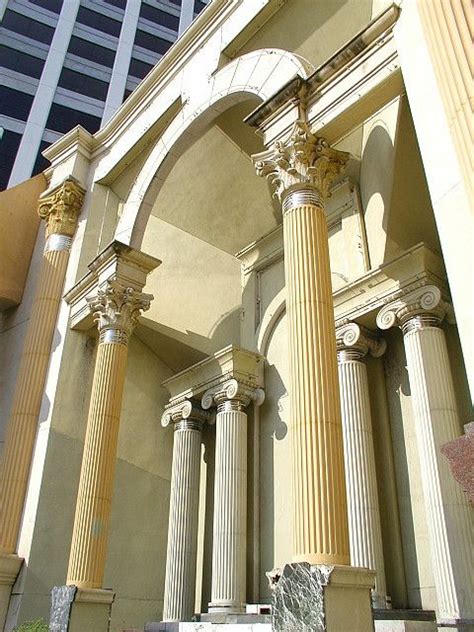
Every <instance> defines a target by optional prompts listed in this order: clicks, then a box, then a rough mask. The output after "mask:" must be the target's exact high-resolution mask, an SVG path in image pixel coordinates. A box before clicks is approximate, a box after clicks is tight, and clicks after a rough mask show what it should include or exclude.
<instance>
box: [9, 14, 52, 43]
mask: <svg viewBox="0 0 474 632" xmlns="http://www.w3.org/2000/svg"><path fill="white" fill-rule="evenodd" d="M2 27H3V28H5V29H8V30H9V31H13V32H14V33H18V34H19V35H25V36H26V37H29V38H30V39H33V40H36V41H37V42H43V43H44V44H50V43H51V40H52V39H53V35H54V28H53V27H52V26H48V25H47V24H43V23H42V22H37V21H36V20H32V19H31V18H29V17H27V16H26V15H20V13H15V11H11V10H10V9H7V10H6V11H5V13H4V15H3V20H2Z"/></svg>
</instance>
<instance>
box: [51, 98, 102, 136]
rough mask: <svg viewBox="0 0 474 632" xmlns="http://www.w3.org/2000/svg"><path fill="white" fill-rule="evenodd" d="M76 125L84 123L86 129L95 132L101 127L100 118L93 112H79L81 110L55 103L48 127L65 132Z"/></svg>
mask: <svg viewBox="0 0 474 632" xmlns="http://www.w3.org/2000/svg"><path fill="white" fill-rule="evenodd" d="M76 125H82V127H85V128H86V130H88V131H89V132H91V134H93V133H94V132H96V131H97V130H98V129H99V127H100V118H98V117H97V116H92V114H86V113H85V112H79V110H73V109H72V108H68V107H66V106H65V105H59V104H58V103H53V105H52V106H51V109H50V111H49V116H48V120H47V121H46V128H47V129H51V130H54V131H56V132H63V133H64V132H69V130H71V129H72V128H73V127H76Z"/></svg>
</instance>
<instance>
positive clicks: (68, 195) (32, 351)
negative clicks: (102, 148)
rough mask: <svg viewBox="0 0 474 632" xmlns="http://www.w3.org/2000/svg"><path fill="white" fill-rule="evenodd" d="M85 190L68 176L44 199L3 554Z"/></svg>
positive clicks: (12, 541)
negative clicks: (43, 240) (43, 227)
mask: <svg viewBox="0 0 474 632" xmlns="http://www.w3.org/2000/svg"><path fill="white" fill-rule="evenodd" d="M83 197H84V191H83V189H82V187H80V186H79V184H78V183H77V182H76V181H75V180H72V179H68V180H66V181H65V182H63V183H62V184H61V185H59V186H58V187H56V188H55V189H54V190H53V191H50V192H48V193H47V194H45V195H44V196H42V197H40V200H39V207H38V212H39V215H40V217H41V218H42V219H44V220H45V221H46V243H45V247H44V254H43V259H42V262H41V268H40V273H39V281H38V285H37V289H36V296H35V300H34V303H33V307H32V310H31V315H30V320H29V323H28V328H27V332H26V338H25V342H24V347H23V352H22V357H21V362H20V370H19V373H18V379H17V383H16V390H15V395H14V398H13V406H12V411H11V415H10V419H9V422H8V426H7V431H6V440H5V448H4V453H3V460H2V465H1V475H0V555H8V554H11V553H14V552H15V551H16V546H17V539H18V533H19V529H20V521H21V516H22V512H23V505H24V501H25V496H26V490H27V485H28V477H29V472H30V466H31V460H32V455H33V448H34V444H35V438H36V430H37V423H38V416H39V412H40V406H41V400H42V396H43V388H44V383H45V379H46V373H47V369H48V364H49V358H50V352H51V343H52V340H53V335H54V330H55V326H56V319H57V315H58V310H59V304H60V302H61V296H62V290H63V285H64V277H65V274H66V268H67V264H68V259H69V251H70V247H71V243H72V238H73V235H74V232H75V229H76V224H77V217H78V214H79V211H80V208H81V206H82V201H83Z"/></svg>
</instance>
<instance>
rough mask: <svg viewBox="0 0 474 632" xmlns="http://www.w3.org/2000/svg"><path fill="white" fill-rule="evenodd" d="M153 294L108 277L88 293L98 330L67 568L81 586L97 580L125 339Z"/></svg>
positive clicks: (110, 487) (69, 580)
mask: <svg viewBox="0 0 474 632" xmlns="http://www.w3.org/2000/svg"><path fill="white" fill-rule="evenodd" d="M152 298H153V297H152V296H150V295H149V294H142V293H141V292H139V291H138V290H136V289H134V288H132V287H126V286H124V285H122V284H120V283H118V282H116V281H108V282H107V283H106V286H105V288H104V289H99V290H98V293H97V296H96V297H94V298H91V299H89V305H90V308H91V310H92V311H93V313H94V318H95V320H96V321H97V323H98V328H99V332H100V335H99V346H98V351H97V359H96V364H95V371H94V379H93V384H92V394H91V400H90V407H89V416H88V420H87V430H86V438H85V444H84V453H83V457H82V469H81V476H80V481H79V491H78V496H77V504H76V515H75V520H74V529H73V536H72V544H71V553H70V557H69V569H68V573H67V583H68V584H74V585H76V586H78V587H80V588H100V587H101V586H102V579H103V575H104V567H105V560H106V549H107V539H108V525H109V517H110V508H111V501H112V492H113V487H114V474H115V461H116V453H117V439H118V431H119V423H120V411H121V405H122V394H123V386H124V380H125V369H126V363H127V353H128V339H129V337H130V335H131V333H132V331H133V328H134V326H135V324H136V322H137V319H138V316H139V315H140V313H141V311H142V310H146V309H148V307H149V306H150V300H151V299H152Z"/></svg>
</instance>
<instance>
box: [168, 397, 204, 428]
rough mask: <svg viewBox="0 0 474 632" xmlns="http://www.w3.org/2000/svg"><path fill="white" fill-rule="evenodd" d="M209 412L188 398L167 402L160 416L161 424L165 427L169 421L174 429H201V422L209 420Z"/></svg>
mask: <svg viewBox="0 0 474 632" xmlns="http://www.w3.org/2000/svg"><path fill="white" fill-rule="evenodd" d="M210 418H211V413H209V412H207V411H206V410H202V409H201V408H199V407H198V406H197V405H196V404H195V403H194V402H192V401H191V400H190V399H184V400H182V401H180V402H178V403H171V402H170V403H169V404H168V405H167V406H166V408H165V411H164V413H163V415H162V416H161V425H162V426H163V428H167V427H168V426H169V425H170V424H171V423H173V424H174V425H175V426H174V427H175V430H199V431H201V430H202V424H203V423H204V422H205V421H210Z"/></svg>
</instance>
